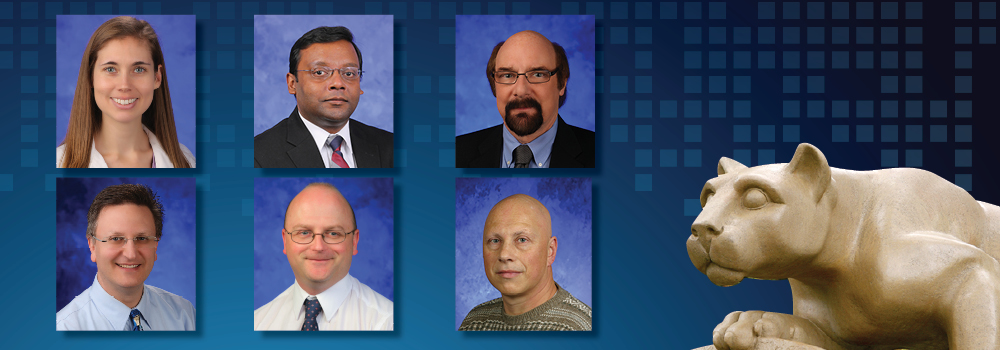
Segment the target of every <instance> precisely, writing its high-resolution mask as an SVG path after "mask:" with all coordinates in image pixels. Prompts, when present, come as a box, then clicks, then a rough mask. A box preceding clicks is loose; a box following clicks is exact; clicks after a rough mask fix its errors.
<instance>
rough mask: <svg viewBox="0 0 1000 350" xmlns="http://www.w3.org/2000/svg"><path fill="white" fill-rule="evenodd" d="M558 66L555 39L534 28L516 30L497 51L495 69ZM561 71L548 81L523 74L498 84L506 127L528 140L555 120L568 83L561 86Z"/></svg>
mask: <svg viewBox="0 0 1000 350" xmlns="http://www.w3.org/2000/svg"><path fill="white" fill-rule="evenodd" d="M555 69H556V52H555V49H553V48H552V43H551V42H549V40H548V39H546V38H545V37H544V36H542V35H540V34H538V33H535V32H520V33H517V34H514V35H513V36H511V37H510V38H509V39H507V41H506V42H504V44H503V46H501V47H500V51H498V52H497V57H496V70H498V71H500V70H504V71H512V72H516V73H525V72H528V71H533V70H548V71H552V70H555ZM559 79H560V77H559V76H558V75H554V76H552V77H551V79H549V81H548V82H545V83H541V84H530V83H528V79H526V78H525V77H524V76H521V77H519V78H518V79H517V82H515V83H514V84H495V86H496V95H497V110H498V111H499V112H500V116H501V117H503V119H504V123H505V125H507V128H508V129H510V130H511V131H512V132H514V133H515V134H516V135H517V136H522V137H524V138H525V140H522V141H531V140H534V139H535V138H536V137H538V135H541V134H542V133H544V132H546V131H548V130H549V129H550V128H552V125H553V124H555V121H556V119H557V117H558V115H559V96H562V95H563V94H565V93H566V87H565V86H563V88H562V89H560V88H559Z"/></svg>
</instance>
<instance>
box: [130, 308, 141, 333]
mask: <svg viewBox="0 0 1000 350" xmlns="http://www.w3.org/2000/svg"><path fill="white" fill-rule="evenodd" d="M141 319H142V313H141V312H139V310H138V309H132V312H129V313H128V321H129V323H130V324H131V325H132V330H133V331H141V330H142V321H141Z"/></svg>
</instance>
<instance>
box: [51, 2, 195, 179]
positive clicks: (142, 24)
mask: <svg viewBox="0 0 1000 350" xmlns="http://www.w3.org/2000/svg"><path fill="white" fill-rule="evenodd" d="M127 37H132V38H136V39H138V40H139V41H143V42H146V43H147V44H149V50H150V52H151V54H152V56H153V69H154V70H160V75H161V83H160V88H159V89H156V90H155V91H154V92H153V101H152V103H151V104H150V106H149V109H147V110H146V111H145V112H143V113H142V124H143V125H145V126H146V128H147V129H149V130H150V131H152V132H153V134H154V135H156V138H157V139H158V140H159V141H160V144H161V145H162V146H163V151H164V152H166V154H167V157H169V158H170V162H171V163H173V164H174V167H175V168H190V167H191V164H189V163H188V161H187V159H185V158H184V154H183V153H182V152H181V147H180V142H179V141H177V130H176V129H175V127H174V109H173V107H172V105H171V103H170V88H169V87H168V86H167V69H166V64H165V63H164V62H163V51H161V49H160V41H159V39H157V37H156V32H155V31H153V27H152V26H150V25H149V22H146V21H143V20H138V19H135V18H133V17H129V16H120V17H115V18H112V19H109V20H108V21H107V22H104V23H103V24H101V26H100V27H98V28H97V30H96V31H94V35H92V36H91V37H90V41H89V42H88V43H87V49H86V51H84V54H83V60H82V61H81V62H80V75H79V77H78V78H77V80H76V94H74V95H73V106H72V108H71V110H70V115H69V128H67V130H66V138H65V139H63V143H62V144H63V145H65V146H66V151H65V153H64V156H63V161H62V164H60V166H62V167H64V168H86V167H87V166H89V164H90V144H91V142H93V140H94V135H95V134H97V132H98V131H100V130H101V115H102V113H101V110H100V109H99V108H98V107H97V102H96V101H94V65H95V64H96V62H97V52H98V51H100V50H101V49H102V48H103V47H104V45H105V44H107V43H108V42H109V41H111V40H116V39H121V38H127ZM161 65H162V66H163V67H161Z"/></svg>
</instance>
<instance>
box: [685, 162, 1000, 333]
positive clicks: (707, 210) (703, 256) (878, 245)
mask: <svg viewBox="0 0 1000 350" xmlns="http://www.w3.org/2000/svg"><path fill="white" fill-rule="evenodd" d="M718 170H719V176H718V177H716V178H713V179H711V180H708V182H707V183H705V187H704V188H703V189H702V191H701V205H702V208H703V209H702V211H701V214H700V215H698V218H697V219H696V220H695V222H694V224H693V225H691V237H690V238H688V241H687V250H688V255H689V256H690V257H691V262H692V263H694V265H695V267H697V268H698V270H700V271H701V272H703V273H705V274H706V275H708V278H709V279H710V280H711V281H712V282H713V283H715V284H717V285H720V286H732V285H735V284H737V283H740V281H741V280H743V278H745V277H749V278H755V279H769V280H778V279H788V282H789V284H790V285H791V287H792V314H791V315H788V314H781V313H771V312H765V311H743V312H740V311H736V312H733V313H730V314H729V315H728V316H726V317H725V319H724V320H722V323H720V324H719V325H718V326H717V327H716V328H715V330H714V331H713V332H712V342H713V345H715V347H716V348H718V349H720V350H726V349H753V348H755V347H756V345H757V343H758V342H759V341H761V339H768V340H770V339H771V338H777V339H785V340H791V341H795V342H799V343H804V344H809V345H815V346H819V347H822V348H826V349H890V350H891V349H953V350H973V349H974V350H981V349H1000V263H998V258H1000V207H997V206H995V205H992V204H988V203H983V202H977V201H976V200H975V199H973V198H972V196H970V195H969V193H968V192H966V191H965V190H963V189H962V188H959V187H958V186H955V185H954V184H952V183H951V182H949V181H947V180H944V179H942V178H940V177H938V176H937V175H934V174H932V173H930V172H927V171H924V170H919V169H909V168H897V169H884V170H875V171H851V170H843V169H837V168H831V167H830V165H829V164H827V160H826V157H825V156H824V155H823V153H822V152H820V150H819V149H817V148H816V147H814V146H812V145H810V144H800V145H799V147H798V148H797V149H796V150H795V155H794V156H793V157H792V160H791V162H789V163H788V164H769V165H761V166H757V167H753V168H747V167H746V166H744V165H743V164H740V163H739V162H736V161H734V160H732V159H729V158H722V159H721V160H719V169H718Z"/></svg>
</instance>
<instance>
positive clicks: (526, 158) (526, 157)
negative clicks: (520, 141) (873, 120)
mask: <svg viewBox="0 0 1000 350" xmlns="http://www.w3.org/2000/svg"><path fill="white" fill-rule="evenodd" d="M512 157H513V158H514V167H515V168H527V167H528V163H531V158H534V157H535V155H534V154H532V153H531V148H529V147H528V145H520V146H517V148H515V149H514V153H513V156H512Z"/></svg>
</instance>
